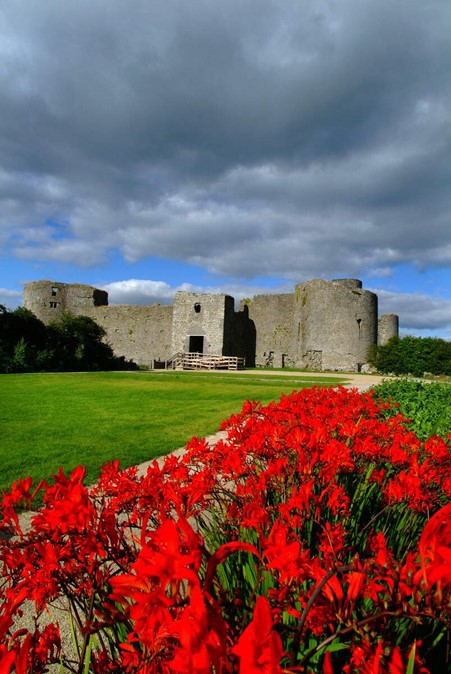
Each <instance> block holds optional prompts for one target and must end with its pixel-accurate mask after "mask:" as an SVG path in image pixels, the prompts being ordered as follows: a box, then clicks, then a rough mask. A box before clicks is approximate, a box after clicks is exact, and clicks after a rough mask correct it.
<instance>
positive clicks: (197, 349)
mask: <svg viewBox="0 0 451 674" xmlns="http://www.w3.org/2000/svg"><path fill="white" fill-rule="evenodd" d="M188 350H189V352H190V353H203V352H204V337H203V335H190V337H189V348H188Z"/></svg>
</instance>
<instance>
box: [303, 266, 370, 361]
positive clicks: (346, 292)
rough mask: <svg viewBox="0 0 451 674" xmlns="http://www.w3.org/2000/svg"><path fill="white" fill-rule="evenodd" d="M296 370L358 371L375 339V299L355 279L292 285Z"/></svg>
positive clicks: (314, 281) (315, 281)
mask: <svg viewBox="0 0 451 674" xmlns="http://www.w3.org/2000/svg"><path fill="white" fill-rule="evenodd" d="M294 317H295V326H294V331H293V335H294V340H295V342H296V343H295V348H296V350H297V358H296V360H297V365H298V367H306V368H309V369H315V370H332V371H341V372H346V371H348V372H358V371H360V369H361V367H362V365H363V364H364V363H366V361H367V354H368V349H369V348H370V346H372V345H373V344H376V340H377V296H376V295H375V294H374V293H372V292H370V291H369V290H363V289H362V282H361V281H359V280H358V279H334V280H333V281H324V280H321V279H316V280H313V281H307V282H306V283H301V284H300V285H297V286H296V290H295V308H294Z"/></svg>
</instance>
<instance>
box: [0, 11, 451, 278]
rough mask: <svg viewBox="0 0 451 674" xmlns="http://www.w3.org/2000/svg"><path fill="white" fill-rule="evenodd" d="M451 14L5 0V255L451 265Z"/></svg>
mask: <svg viewBox="0 0 451 674" xmlns="http://www.w3.org/2000/svg"><path fill="white" fill-rule="evenodd" d="M448 16H449V10H448V8H447V7H446V3H443V1H442V0H425V1H424V2H421V3H420V2H416V3H412V2H411V1H410V0H380V2H377V3H376V2H373V1H372V0H363V1H362V0H345V1H344V2H341V3H336V4H334V5H332V4H331V3H329V2H327V0H307V1H306V2H302V3H300V2H298V0H284V1H283V2H276V1H275V0H260V1H259V2H257V1H256V0H227V1H226V2H224V3H220V4H218V3H211V2H209V1H207V0H193V2H190V3H180V2H178V1H176V0H164V1H163V0H157V1H155V2H152V3H148V2H146V1H145V0H136V1H135V2H133V3H132V4H131V5H130V4H127V5H125V4H123V3H121V2H118V1H116V0H108V1H107V0H91V1H90V2H88V1H87V0H82V2H78V3H71V4H67V3H65V4H61V3H60V2H57V1H56V0H48V2H46V3H45V4H39V5H38V4H35V3H29V2H26V0H17V2H14V3H8V4H4V5H3V7H2V10H1V13H0V91H1V92H2V93H1V105H2V115H1V117H0V159H1V166H2V172H1V173H0V206H1V211H0V212H1V213H2V215H1V217H0V243H1V245H2V250H3V251H5V250H11V251H12V252H13V253H14V254H15V255H16V256H18V257H20V258H21V259H40V260H46V259H47V260H56V259H58V260H62V261H65V260H66V261H70V262H74V263H78V264H81V265H84V266H89V265H94V264H98V263H101V262H103V261H105V260H106V259H107V258H108V255H109V253H110V252H111V251H112V250H114V249H120V251H121V252H122V254H123V255H124V256H125V257H126V259H127V260H129V261H136V260H139V259H142V258H143V257H146V256H151V255H157V256H159V257H170V258H171V259H176V260H177V259H178V260H183V261H186V262H191V263H196V264H199V265H202V266H203V267H205V268H206V269H208V270H209V271H211V272H214V273H218V274H223V275H228V276H233V277H236V278H239V279H241V278H248V279H250V278H252V277H254V276H263V275H267V276H279V277H280V278H286V279H289V280H295V281H298V280H301V279H302V278H310V277H318V276H341V275H347V276H348V275H353V276H358V275H361V274H362V272H365V273H366V274H368V273H372V272H375V271H376V270H378V269H381V268H382V269H389V268H390V266H392V265H394V264H397V263H399V262H406V263H409V262H411V263H414V264H416V265H417V266H418V267H424V268H427V267H434V266H439V265H441V266H449V265H450V264H451V227H450V223H449V213H450V211H451V209H450V206H451V203H450V202H451V196H450V191H449V184H450V179H451V168H450V167H451V162H450V152H449V138H450V121H449V113H448V111H449V109H450V103H451V101H450V98H451V96H450V90H451V87H450V83H449V73H448V66H449V57H450V46H449V35H448V20H447V19H448ZM93 242H94V245H93Z"/></svg>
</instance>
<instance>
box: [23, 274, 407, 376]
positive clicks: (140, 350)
mask: <svg viewBox="0 0 451 674" xmlns="http://www.w3.org/2000/svg"><path fill="white" fill-rule="evenodd" d="M23 305H24V307H26V308H27V309H30V310H31V311H33V313H34V314H35V315H36V316H37V317H38V318H40V319H41V320H42V321H44V322H45V323H49V322H52V321H56V320H58V319H60V318H61V316H62V315H63V313H64V312H65V311H70V312H71V313H73V314H75V315H86V316H90V317H91V318H93V319H94V320H95V321H96V322H97V323H98V324H99V325H101V326H102V327H103V328H104V329H105V331H106V341H107V342H108V343H109V344H110V345H111V347H112V348H113V351H114V352H115V354H116V355H118V356H124V357H125V358H126V359H127V360H134V361H135V362H136V363H137V364H138V365H148V366H153V365H155V362H156V361H165V360H168V359H169V358H170V357H171V356H172V355H174V354H175V353H178V352H186V351H198V352H201V353H205V354H218V355H229V356H240V357H244V358H246V363H247V365H248V366H253V365H257V366H272V367H287V366H292V367H298V368H305V369H311V370H324V371H325V370H330V371H351V372H352V371H354V372H358V371H360V370H361V369H362V367H363V365H364V364H365V363H366V358H367V353H368V350H369V348H370V346H372V345H373V344H376V343H378V340H379V343H381V344H385V343H386V342H387V341H388V339H390V338H391V337H393V336H397V335H398V317H397V316H396V315H395V314H387V315H385V316H382V317H381V318H380V319H379V320H378V316H377V296H376V295H375V294H374V293H372V292H370V291H368V290H365V289H363V288H362V283H361V281H359V280H357V279H336V280H332V281H324V280H320V279H317V280H312V281H307V282H305V283H301V284H299V285H297V286H296V287H295V292H294V293H292V294H291V293H288V294H281V295H270V294H268V295H257V296H255V297H254V298H253V299H252V300H243V301H242V302H241V303H240V308H239V311H235V309H234V300H233V298H232V297H230V296H229V295H225V294H206V293H188V292H177V293H176V294H175V297H174V304H173V306H161V305H159V304H153V305H151V306H112V307H110V306H108V294H107V293H106V292H105V291H102V290H98V289H97V288H93V287H92V286H87V285H82V284H64V283H55V282H53V281H37V282H33V283H27V284H25V288H24V295H23Z"/></svg>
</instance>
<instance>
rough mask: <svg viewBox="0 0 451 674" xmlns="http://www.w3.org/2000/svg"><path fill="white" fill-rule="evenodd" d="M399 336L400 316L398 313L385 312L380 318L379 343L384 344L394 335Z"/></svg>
mask: <svg viewBox="0 0 451 674" xmlns="http://www.w3.org/2000/svg"><path fill="white" fill-rule="evenodd" d="M398 336H399V318H398V316H397V315H396V314H384V315H383V316H381V317H380V318H379V323H378V333H377V343H378V344H379V346H384V345H385V344H387V342H388V341H389V340H390V339H391V338H392V337H398Z"/></svg>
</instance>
